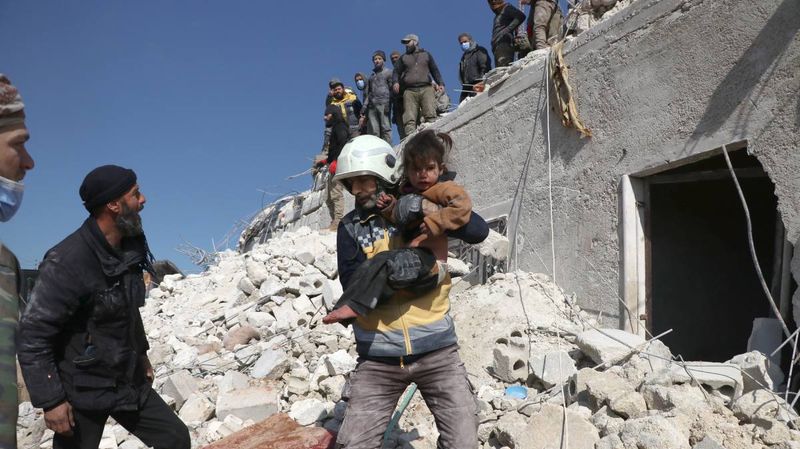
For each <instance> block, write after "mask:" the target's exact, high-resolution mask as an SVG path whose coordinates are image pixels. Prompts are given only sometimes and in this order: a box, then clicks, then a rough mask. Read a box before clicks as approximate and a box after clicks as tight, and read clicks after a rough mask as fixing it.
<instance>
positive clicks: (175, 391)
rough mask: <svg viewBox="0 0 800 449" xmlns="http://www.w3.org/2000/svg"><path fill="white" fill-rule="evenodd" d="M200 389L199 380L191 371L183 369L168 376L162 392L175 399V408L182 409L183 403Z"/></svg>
mask: <svg viewBox="0 0 800 449" xmlns="http://www.w3.org/2000/svg"><path fill="white" fill-rule="evenodd" d="M197 390H198V386H197V381H196V380H195V378H194V377H192V375H191V374H190V373H189V371H186V370H181V371H178V372H175V373H173V374H171V375H170V376H169V377H167V380H166V382H164V386H163V387H161V392H162V393H164V394H166V395H168V396H170V397H172V398H173V399H174V400H175V408H177V409H178V410H180V408H181V407H182V406H183V403H184V402H186V400H187V399H189V397H190V396H191V395H192V394H194V393H196V392H197Z"/></svg>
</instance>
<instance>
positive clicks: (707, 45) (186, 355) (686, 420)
mask: <svg viewBox="0 0 800 449" xmlns="http://www.w3.org/2000/svg"><path fill="white" fill-rule="evenodd" d="M614 12H615V14H614V15H613V16H612V15H608V17H604V19H603V20H602V21H600V22H599V23H596V24H594V25H593V26H592V27H591V28H590V29H588V30H587V31H585V32H583V33H582V34H580V35H578V36H577V37H576V38H573V39H571V40H568V41H567V42H566V43H565V44H564V46H563V48H562V49H561V50H560V52H557V53H556V54H544V53H534V54H532V55H530V56H528V57H527V58H525V59H524V60H522V61H520V62H518V63H517V64H515V65H513V66H511V67H508V68H504V69H498V70H495V71H494V72H492V73H491V74H490V75H489V77H488V80H487V89H486V91H485V92H484V93H482V94H480V95H478V96H477V97H475V98H472V99H469V100H467V101H466V102H465V103H463V104H462V105H460V107H459V108H458V109H457V110H456V111H455V112H452V113H451V114H449V115H447V116H445V117H443V118H442V119H440V120H439V121H438V122H436V123H435V124H433V125H432V126H434V127H435V128H437V129H440V130H443V131H447V132H449V133H450V134H451V135H452V136H453V138H454V140H455V142H456V149H455V151H454V152H453V154H451V155H450V168H451V169H453V170H455V171H456V172H457V173H458V178H457V180H458V181H459V182H460V183H462V184H463V185H465V186H466V187H467V189H468V191H469V192H470V193H471V195H472V198H473V201H474V204H475V209H476V211H478V212H479V213H480V214H481V215H482V216H484V217H485V218H486V219H487V221H489V222H490V224H491V226H492V228H493V229H494V230H495V231H496V232H498V233H501V234H504V235H506V236H507V238H508V240H509V241H510V245H508V247H507V249H506V250H505V251H504V254H497V253H496V252H495V253H493V252H491V251H490V252H485V251H484V252H482V251H479V250H476V249H475V248H472V247H465V246H459V245H457V244H455V243H454V244H453V246H452V248H451V252H452V254H453V256H457V257H459V258H462V259H463V260H464V262H468V263H469V265H467V266H466V268H464V267H461V268H463V269H460V271H458V268H459V264H457V263H453V264H452V268H451V269H453V270H455V271H458V272H453V273H452V274H453V276H454V278H455V280H454V286H453V293H452V294H453V315H454V319H455V321H456V324H457V326H458V329H459V337H460V339H461V341H462V352H463V358H464V362H465V364H466V366H467V368H468V371H469V373H470V383H471V384H472V385H473V387H474V388H475V390H476V393H477V397H478V404H479V408H480V412H479V416H480V422H481V424H480V427H479V435H480V440H481V444H482V447H483V448H487V449H488V448H501V447H509V448H517V449H528V448H531V449H532V448H537V449H538V448H541V447H546V446H547V447H556V446H559V447H569V448H594V447H597V448H603V449H605V448H608V449H622V448H624V449H634V448H637V449H638V448H654V449H655V448H673V447H674V448H686V449H688V448H690V447H694V448H703V449H707V448H716V447H728V448H731V449H733V448H756V447H771V448H775V449H790V448H797V447H800V431H798V428H799V427H800V426H799V425H800V422H799V421H798V417H797V414H796V413H795V412H794V411H793V410H792V409H791V407H790V405H789V403H790V402H792V400H793V399H794V397H793V396H790V395H788V394H786V393H784V391H785V390H787V389H789V390H791V391H792V392H794V391H796V390H797V385H794V384H793V383H792V382H791V377H790V376H786V375H785V374H787V373H788V371H789V366H790V360H791V359H792V356H793V354H792V344H788V345H786V346H785V347H784V350H783V351H777V352H775V353H774V354H773V351H774V350H775V349H776V348H777V346H778V345H779V344H780V343H781V342H782V341H784V340H786V335H785V331H784V329H782V326H781V324H780V322H781V320H782V321H783V322H785V323H786V325H787V327H788V329H787V330H788V331H789V332H792V331H794V330H795V329H796V327H797V326H796V324H795V323H796V322H797V319H796V318H795V315H798V318H800V294H798V293H797V281H796V280H797V279H800V254H797V255H796V254H795V253H794V245H795V244H797V243H798V242H800V207H798V206H800V176H799V175H798V174H799V173H800V153H798V152H797V149H798V147H800V132H799V131H798V128H800V95H798V94H800V71H798V67H800V40H799V39H798V37H797V31H798V28H800V3H798V2H797V1H796V0H762V1H760V2H751V1H749V0H716V1H712V0H635V1H632V2H619V4H618V5H617V7H616V10H615V11H614ZM559 55H561V56H563V61H564V62H565V64H558V63H559V62H560V61H558V60H556V61H555V62H556V64H554V63H553V62H554V61H553V59H552V58H553V57H557V56H559ZM565 68H567V70H564V69H565ZM553 75H556V76H557V77H559V79H560V80H561V84H560V85H558V86H557V85H554V84H553V83H551V82H550V80H551V79H552V78H553ZM567 82H569V85H570V89H569V92H568V91H567V90H563V88H564V87H565V86H566V84H567ZM556 90H558V93H559V94H560V96H558V97H557V96H556V95H555V91H556ZM562 100H563V101H562ZM553 105H557V106H556V107H554V106H553ZM565 108H566V112H565V111H564V109H565ZM576 119H579V121H578V120H576ZM562 121H563V122H566V123H567V124H578V123H582V125H580V126H578V128H579V129H582V131H583V132H582V133H581V132H578V131H577V130H576V129H575V128H573V127H565V126H562ZM581 126H583V127H584V128H581ZM589 134H591V137H588V135H589ZM401 146H402V144H401ZM733 179H736V181H737V182H738V184H739V185H740V188H741V197H743V198H744V201H742V200H741V197H740V195H739V192H738V191H737V188H736V184H735V183H734V182H733ZM318 184H319V185H315V186H313V187H312V188H311V189H310V190H309V191H307V192H304V193H302V194H298V195H291V196H287V197H285V198H281V199H280V200H278V201H277V202H275V203H273V204H271V205H269V206H268V207H266V208H265V209H264V210H262V211H261V212H260V213H259V214H258V215H257V216H256V217H255V218H254V219H253V220H252V222H251V223H250V226H248V228H247V229H246V230H245V231H244V232H243V233H242V236H241V239H240V242H239V252H238V253H223V254H221V255H219V258H218V259H217V260H216V262H215V263H214V264H212V265H211V266H210V267H209V269H208V270H207V271H206V272H204V273H202V274H200V275H190V276H187V277H186V278H185V279H184V278H183V276H181V275H180V274H177V275H167V276H165V279H164V281H163V282H162V283H161V285H160V286H159V287H158V288H156V289H154V290H151V292H150V294H149V298H148V302H147V305H146V307H145V308H144V310H143V318H144V320H145V326H146V328H147V331H148V336H149V338H150V339H151V344H152V349H151V352H150V354H149V355H150V358H151V360H152V361H153V364H154V366H155V367H156V377H157V381H156V384H155V387H156V389H157V391H158V392H159V393H160V394H161V395H162V396H163V397H165V399H167V401H168V402H169V403H170V404H172V405H173V406H174V408H175V410H176V412H178V413H179V416H181V418H182V419H184V421H186V422H187V423H189V426H190V428H191V430H192V438H193V444H194V446H196V447H199V446H202V445H204V444H207V443H213V444H214V446H213V447H226V448H232V447H257V444H256V443H254V439H256V440H257V439H258V438H273V435H274V432H272V431H275V429H276V428H278V427H282V428H285V429H286V432H288V433H291V435H292V436H296V435H299V436H302V437H303V438H307V439H308V441H309V447H327V446H329V445H330V444H331V442H332V433H331V432H335V430H336V429H337V428H338V426H339V425H340V424H341V419H342V414H343V413H344V408H345V407H344V402H343V401H342V390H343V388H344V385H345V384H346V382H347V380H348V377H349V374H350V372H351V371H352V370H353V368H354V366H355V358H354V356H355V351H354V345H353V340H352V335H351V333H352V331H351V330H349V329H347V328H344V327H342V326H340V325H334V326H327V327H326V326H322V325H320V323H319V319H320V317H321V315H322V314H321V311H322V310H330V308H331V307H332V305H333V303H334V302H335V300H336V298H337V297H338V295H340V294H341V288H340V285H339V283H338V279H337V273H336V264H335V242H334V238H333V235H332V234H319V233H316V232H313V231H311V230H310V228H323V227H325V226H326V225H327V223H328V211H327V210H326V208H325V206H324V199H325V191H324V184H325V183H318ZM743 203H744V204H746V206H747V209H748V213H749V217H746V216H745V213H744V208H743ZM350 204H351V205H352V199H350ZM750 228H752V232H749V231H750ZM750 235H752V246H753V248H754V250H755V251H754V252H755V254H756V261H757V262H758V263H757V266H758V267H759V268H760V270H761V278H759V275H758V274H757V271H756V269H755V266H756V265H755V264H754V260H753V257H752V256H751V253H750V242H749V238H748V237H749V236H750ZM495 249H496V248H495ZM504 272H506V273H504ZM533 273H541V274H533ZM762 279H763V285H762ZM764 285H766V290H767V291H768V292H769V296H771V297H772V299H773V301H774V303H775V306H774V307H772V306H771V305H770V302H769V300H768V299H767V294H766V292H765V291H764V290H765V289H764ZM174 322H180V323H182V324H183V325H182V326H172V325H170V323H174ZM789 342H790V343H792V340H791V339H789ZM683 360H690V361H691V360H703V362H691V363H684V362H683ZM713 362H726V363H713ZM787 379H788V381H787ZM776 392H778V393H779V394H778V393H776ZM786 398H788V400H786ZM20 410H21V412H20V421H19V425H18V430H19V431H18V434H19V436H20V442H21V444H22V445H23V447H42V448H47V447H50V446H51V445H52V442H51V439H50V438H51V435H52V433H50V435H48V432H45V431H44V423H43V419H42V417H41V413H40V412H37V411H35V410H33V409H32V407H31V406H30V403H23V404H22V405H21V406H20ZM284 413H286V414H288V417H291V420H290V419H289V418H288V417H287V416H286V415H285V414H284ZM265 419H266V421H263V420H265ZM296 423H299V424H301V425H303V426H310V427H312V428H313V429H310V430H309V431H308V432H306V433H303V432H305V431H304V430H303V429H298V428H297V424H296ZM322 429H324V431H323V430H322ZM265 435H266V436H265ZM284 436H286V433H284ZM242 441H248V444H249V446H237V444H240V443H241V442H242ZM215 442H216V443H215ZM387 443H388V446H387V447H396V448H403V449H407V448H433V447H435V444H436V431H435V428H434V427H433V425H432V424H431V419H430V414H429V413H428V412H427V411H426V409H425V404H424V402H423V401H421V400H420V399H419V396H416V397H415V399H414V400H412V401H411V402H410V405H408V410H407V412H406V413H405V415H403V418H402V419H401V420H400V422H399V424H398V427H397V428H395V429H394V430H393V431H392V432H390V434H389V435H387ZM48 444H49V445H50V446H49V445H48ZM313 445H316V446H313ZM101 447H104V448H116V447H125V448H126V449H134V448H140V447H142V446H141V444H140V443H138V441H137V440H135V439H133V438H131V437H130V435H128V434H127V433H126V432H125V431H124V429H121V427H120V426H118V425H115V424H113V423H110V424H109V425H108V426H107V428H106V432H105V433H104V438H103V443H102V444H101Z"/></svg>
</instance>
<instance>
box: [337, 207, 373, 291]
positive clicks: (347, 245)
mask: <svg viewBox="0 0 800 449" xmlns="http://www.w3.org/2000/svg"><path fill="white" fill-rule="evenodd" d="M365 260H367V256H366V255H365V254H364V252H363V251H361V247H360V246H359V245H358V242H357V241H356V240H355V238H353V236H351V235H350V233H349V232H347V229H345V224H344V221H342V222H340V223H339V228H338V229H337V230H336V262H337V266H338V268H339V282H341V284H342V288H343V289H347V287H348V286H349V285H350V278H351V277H352V276H353V273H354V272H355V271H356V269H357V268H358V267H359V266H360V265H361V264H362V263H363V262H364V261H365Z"/></svg>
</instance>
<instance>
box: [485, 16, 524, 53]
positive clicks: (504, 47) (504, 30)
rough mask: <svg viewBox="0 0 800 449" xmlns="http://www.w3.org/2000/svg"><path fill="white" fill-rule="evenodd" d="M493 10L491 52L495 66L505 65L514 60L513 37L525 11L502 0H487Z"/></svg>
mask: <svg viewBox="0 0 800 449" xmlns="http://www.w3.org/2000/svg"><path fill="white" fill-rule="evenodd" d="M488 1H489V8H491V9H492V11H494V22H493V24H492V53H494V63H495V65H496V66H497V67H505V66H508V65H511V63H512V62H514V37H515V36H516V32H517V27H518V26H520V24H522V22H523V21H524V20H525V13H523V12H522V11H520V10H519V9H517V8H515V7H513V6H511V5H510V4H508V3H506V2H505V1H504V0H488Z"/></svg>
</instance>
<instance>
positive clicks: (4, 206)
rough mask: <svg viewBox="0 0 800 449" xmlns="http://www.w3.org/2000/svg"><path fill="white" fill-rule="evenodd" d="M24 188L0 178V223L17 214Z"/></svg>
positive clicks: (18, 183)
mask: <svg viewBox="0 0 800 449" xmlns="http://www.w3.org/2000/svg"><path fill="white" fill-rule="evenodd" d="M24 191H25V186H24V185H23V184H22V183H21V182H15V181H12V180H10V179H7V178H3V177H2V176H0V221H2V222H6V221H8V220H11V217H13V216H14V214H15V213H17V209H19V206H20V204H22V194H23V193H24Z"/></svg>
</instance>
